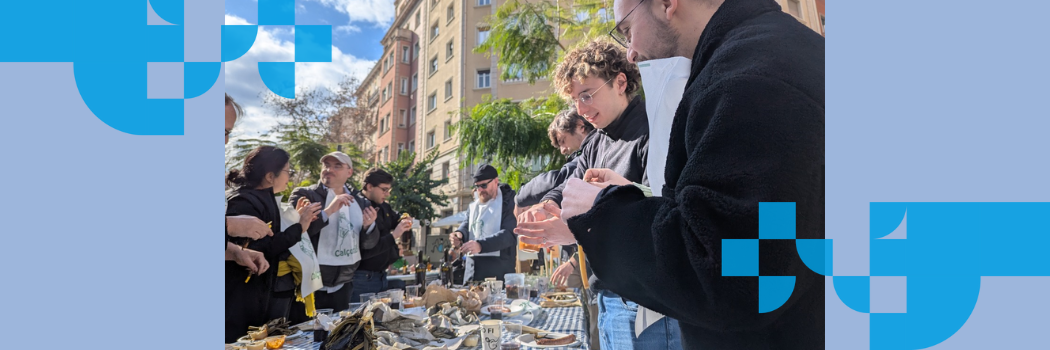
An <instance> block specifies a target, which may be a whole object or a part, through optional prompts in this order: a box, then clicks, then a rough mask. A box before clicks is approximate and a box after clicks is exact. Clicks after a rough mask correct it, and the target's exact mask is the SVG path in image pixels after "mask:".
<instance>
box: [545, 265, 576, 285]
mask: <svg viewBox="0 0 1050 350" xmlns="http://www.w3.org/2000/svg"><path fill="white" fill-rule="evenodd" d="M574 270H576V266H574V265H573V264H572V260H569V261H566V262H565V263H563V264H561V265H560V266H558V268H557V269H554V274H553V275H551V284H552V285H554V286H564V285H567V284H568V283H569V276H572V272H573V271H574Z"/></svg>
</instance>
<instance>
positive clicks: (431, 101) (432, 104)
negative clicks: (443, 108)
mask: <svg viewBox="0 0 1050 350" xmlns="http://www.w3.org/2000/svg"><path fill="white" fill-rule="evenodd" d="M437 104H438V95H437V93H433V94H430V97H427V112H430V111H433V110H435V109H437Z"/></svg>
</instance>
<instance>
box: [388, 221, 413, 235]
mask: <svg viewBox="0 0 1050 350" xmlns="http://www.w3.org/2000/svg"><path fill="white" fill-rule="evenodd" d="M411 229H412V218H408V219H405V220H401V222H399V223H397V227H395V228H394V231H391V232H390V235H391V236H394V240H397V239H399V238H401V235H402V234H404V233H405V232H408V231H409V230H411Z"/></svg>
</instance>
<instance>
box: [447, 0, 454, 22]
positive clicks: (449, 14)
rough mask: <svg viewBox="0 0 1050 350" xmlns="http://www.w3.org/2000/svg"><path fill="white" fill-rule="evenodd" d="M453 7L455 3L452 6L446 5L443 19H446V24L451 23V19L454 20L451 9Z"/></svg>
mask: <svg viewBox="0 0 1050 350" xmlns="http://www.w3.org/2000/svg"><path fill="white" fill-rule="evenodd" d="M455 6H456V3H455V2H453V3H452V4H449V5H448V8H447V9H445V17H448V23H452V18H454V17H455V16H456V15H455V13H453V11H454V9H453V7H455Z"/></svg>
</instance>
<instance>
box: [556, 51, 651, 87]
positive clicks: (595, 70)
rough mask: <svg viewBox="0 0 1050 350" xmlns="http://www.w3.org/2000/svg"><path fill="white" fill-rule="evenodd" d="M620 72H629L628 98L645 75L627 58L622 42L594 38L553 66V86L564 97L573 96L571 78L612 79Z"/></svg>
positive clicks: (627, 74)
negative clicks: (555, 66) (556, 66)
mask: <svg viewBox="0 0 1050 350" xmlns="http://www.w3.org/2000/svg"><path fill="white" fill-rule="evenodd" d="M620 73H623V74H624V75H625V76H627V89H626V90H624V92H625V93H626V94H627V96H628V98H630V97H632V96H634V94H635V93H636V92H638V88H639V87H641V84H642V75H641V73H639V72H638V66H637V65H635V64H634V63H631V62H630V61H628V60H627V52H626V51H624V50H623V48H622V47H620V46H619V45H616V44H613V43H610V42H608V41H602V40H595V41H592V42H590V43H588V44H587V45H586V46H583V47H580V48H577V49H575V50H572V51H571V52H569V53H568V54H567V55H565V58H564V59H563V60H562V62H561V63H560V64H558V68H557V69H555V70H554V86H555V88H556V89H557V90H558V93H560V94H561V95H562V97H565V98H569V96H572V80H573V79H576V81H581V82H582V81H583V79H586V78H590V77H598V78H599V79H602V80H610V79H613V78H615V77H616V76H617V75H619V74H620Z"/></svg>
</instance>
